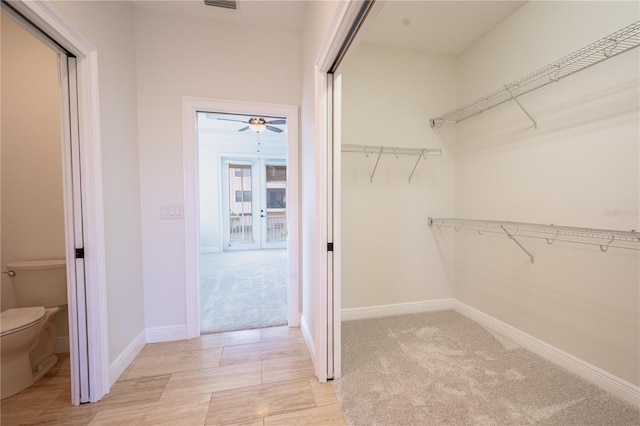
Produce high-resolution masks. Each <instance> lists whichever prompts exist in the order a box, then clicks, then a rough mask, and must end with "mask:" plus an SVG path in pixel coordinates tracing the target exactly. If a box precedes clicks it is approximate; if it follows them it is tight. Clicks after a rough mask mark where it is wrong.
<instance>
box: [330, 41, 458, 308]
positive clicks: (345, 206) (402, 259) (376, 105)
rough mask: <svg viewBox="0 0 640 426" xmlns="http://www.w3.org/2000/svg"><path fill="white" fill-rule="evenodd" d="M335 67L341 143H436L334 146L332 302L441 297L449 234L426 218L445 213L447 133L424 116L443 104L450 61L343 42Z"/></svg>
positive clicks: (450, 197) (449, 159) (450, 143)
mask: <svg viewBox="0 0 640 426" xmlns="http://www.w3.org/2000/svg"><path fill="white" fill-rule="evenodd" d="M341 71H342V87H343V90H342V111H343V112H342V123H343V125H342V126H343V127H342V143H343V144H362V145H383V146H393V147H404V148H434V149H436V148H441V149H442V150H443V156H442V157H431V158H429V159H428V160H426V161H425V160H421V162H420V164H419V165H418V167H417V169H416V171H415V174H414V175H413V177H412V180H411V183H409V182H408V178H409V175H410V174H411V170H412V169H413V167H414V165H415V162H416V159H417V157H400V158H398V159H396V158H395V157H393V156H382V158H381V159H380V162H379V165H378V167H377V169H376V172H375V175H374V178H373V182H370V176H371V173H372V171H373V168H374V165H375V162H376V158H377V157H376V155H370V156H369V157H365V156H364V155H361V154H352V153H343V154H342V172H341V176H342V265H343V266H342V308H343V309H348V308H356V307H365V306H375V305H386V304H394V303H404V302H417V301H425V300H433V299H440V298H446V297H451V280H452V266H453V263H452V262H453V245H452V238H451V236H446V237H445V238H443V239H441V240H436V238H437V237H438V235H436V234H434V233H432V232H431V230H430V229H429V227H428V226H427V218H428V217H429V216H432V217H433V216H435V217H438V216H440V217H443V216H444V217H448V216H452V215H453V209H454V205H453V201H454V192H453V191H454V149H455V134H447V135H444V136H439V135H437V134H436V133H434V132H433V131H432V130H431V128H430V127H429V122H428V117H432V116H435V115H437V114H438V113H439V112H440V111H443V110H446V109H448V108H452V107H453V106H454V100H455V89H456V80H455V61H454V59H453V58H451V57H448V56H444V55H435V54H427V53H421V52H417V51H412V50H405V49H398V48H392V47H385V46H379V45H372V44H362V45H360V46H358V47H357V48H356V49H355V52H350V55H349V57H348V59H347V61H346V63H345V64H344V65H342V66H341Z"/></svg>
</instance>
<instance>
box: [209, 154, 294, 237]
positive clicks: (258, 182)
mask: <svg viewBox="0 0 640 426" xmlns="http://www.w3.org/2000/svg"><path fill="white" fill-rule="evenodd" d="M221 170H222V179H221V182H222V191H221V194H222V202H221V203H220V205H221V206H222V214H221V217H222V228H223V244H224V247H223V250H257V249H268V248H286V247H287V205H286V201H287V179H286V175H287V166H286V161H285V160H284V159H259V158H253V159H251V158H238V159H234V158H223V159H222V167H221Z"/></svg>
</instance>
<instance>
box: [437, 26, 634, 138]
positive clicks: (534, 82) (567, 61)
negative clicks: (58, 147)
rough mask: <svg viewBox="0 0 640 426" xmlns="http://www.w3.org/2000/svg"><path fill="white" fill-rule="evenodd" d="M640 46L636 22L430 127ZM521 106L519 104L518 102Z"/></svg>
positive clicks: (499, 102) (477, 110) (470, 115)
mask: <svg viewBox="0 0 640 426" xmlns="http://www.w3.org/2000/svg"><path fill="white" fill-rule="evenodd" d="M639 45H640V21H636V22H634V23H633V24H631V25H628V26H626V27H624V28H622V29H620V30H618V31H616V32H614V33H612V34H610V35H608V36H606V37H603V38H601V39H600V40H598V41H596V42H594V43H591V44H590V45H588V46H586V47H583V48H582V49H579V50H576V51H575V52H573V53H570V54H569V55H567V56H564V57H563V58H561V59H558V60H557V61H555V62H552V63H551V64H549V65H547V66H544V67H542V68H540V69H538V70H536V71H534V72H532V73H529V74H527V75H525V76H524V77H521V78H519V79H517V80H514V81H512V82H510V83H508V84H505V85H504V86H502V87H500V88H498V89H496V90H494V91H492V92H489V93H487V94H486V95H484V96H481V97H479V98H477V99H475V100H473V101H471V102H469V103H467V104H465V105H462V106H460V107H458V108H456V109H454V110H451V111H449V112H447V113H446V114H443V115H441V116H439V117H436V118H432V119H431V120H429V123H430V125H431V127H432V128H433V127H440V126H442V124H444V123H447V122H453V123H458V122H460V121H462V120H465V119H467V118H469V117H473V116H474V115H477V114H480V113H481V112H484V111H486V110H488V109H491V108H493V107H495V106H498V105H500V104H502V103H504V102H507V101H510V100H514V101H516V102H517V99H516V98H517V97H519V96H522V95H524V94H525V93H529V92H531V91H533V90H536V89H539V88H541V87H543V86H546V85H547V84H550V83H554V82H557V81H559V80H560V79H562V78H564V77H567V76H569V75H572V74H574V73H576V72H578V71H582V70H584V69H586V68H589V67H591V66H592V65H595V64H597V63H599V62H602V61H605V60H607V59H609V58H613V57H614V56H617V55H619V54H621V53H624V52H626V51H628V50H631V49H633V48H635V47H638V46H639ZM518 104H519V103H518ZM520 107H521V108H522V109H523V111H524V112H525V113H526V114H527V116H528V117H529V119H531V121H532V122H533V123H534V127H536V128H537V123H536V121H535V120H534V119H533V117H532V116H531V115H530V114H529V113H528V112H527V110H526V109H524V107H523V106H522V105H520Z"/></svg>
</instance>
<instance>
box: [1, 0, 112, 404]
mask: <svg viewBox="0 0 640 426" xmlns="http://www.w3.org/2000/svg"><path fill="white" fill-rule="evenodd" d="M11 7H13V8H14V9H15V10H17V11H18V12H20V13H21V14H22V16H24V17H25V18H26V19H27V20H28V21H30V22H31V23H32V24H33V25H35V26H36V27H37V28H39V29H40V30H41V31H42V32H43V33H45V34H47V36H49V37H50V38H51V39H53V40H54V41H55V42H56V43H58V44H59V45H60V46H62V47H63V48H64V49H66V50H67V51H69V52H71V53H72V54H73V55H75V56H76V58H77V82H78V131H79V132H78V133H79V137H80V150H81V152H82V158H81V162H80V163H81V164H80V169H81V170H80V173H81V175H82V190H81V193H82V206H83V214H82V218H83V230H84V248H85V253H86V254H87V257H86V258H85V277H86V283H87V286H86V314H87V347H88V359H89V365H90V370H89V401H90V402H96V401H98V400H100V399H101V398H102V397H103V396H104V395H105V394H106V393H107V392H108V391H109V386H110V383H109V352H108V348H109V345H108V334H107V297H106V270H105V241H104V216H103V214H104V213H103V212H104V211H103V205H102V160H101V141H100V110H99V90H98V89H99V86H98V57H97V50H96V48H95V47H94V46H92V45H91V44H90V43H88V42H87V41H86V40H85V39H84V38H83V37H82V36H80V35H79V34H78V33H77V32H76V31H75V30H74V29H73V28H72V27H71V26H70V25H69V24H68V23H67V22H66V21H65V20H64V18H63V17H62V16H61V15H60V14H59V13H58V12H57V11H56V10H55V9H53V8H52V7H51V6H50V5H49V4H47V3H45V2H34V1H27V0H15V1H12V2H11ZM63 173H64V174H65V176H68V175H69V174H70V173H71V171H70V170H68V168H66V169H65V170H63ZM69 202H70V200H65V209H70V208H71V207H70V206H69ZM69 211H71V210H69ZM68 216H69V215H68ZM65 225H66V226H67V228H69V227H73V223H68V221H67V223H66V224H65ZM74 290H75V289H74ZM77 308H79V309H84V307H77ZM69 327H70V330H77V329H78V324H77V319H76V318H74V317H73V316H71V315H70V323H69ZM71 367H72V368H71V380H72V395H71V401H72V404H74V405H77V404H78V403H79V402H80V395H79V393H78V383H79V377H78V373H77V370H78V368H77V367H78V354H77V353H74V352H71Z"/></svg>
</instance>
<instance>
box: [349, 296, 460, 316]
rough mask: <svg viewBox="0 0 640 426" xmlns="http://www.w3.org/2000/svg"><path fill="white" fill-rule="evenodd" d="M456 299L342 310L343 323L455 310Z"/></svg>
mask: <svg viewBox="0 0 640 426" xmlns="http://www.w3.org/2000/svg"><path fill="white" fill-rule="evenodd" d="M454 302H455V299H451V298H448V299H435V300H424V301H420V302H407V303H394V304H391V305H377V306H365V307H362V308H348V309H343V310H342V321H349V320H357V319H366V318H379V317H388V316H392V315H406V314H416V313H419V312H430V311H444V310H447V309H453V305H454Z"/></svg>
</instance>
